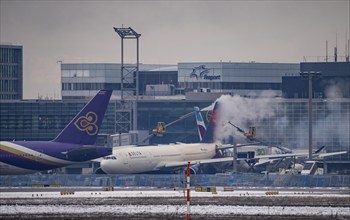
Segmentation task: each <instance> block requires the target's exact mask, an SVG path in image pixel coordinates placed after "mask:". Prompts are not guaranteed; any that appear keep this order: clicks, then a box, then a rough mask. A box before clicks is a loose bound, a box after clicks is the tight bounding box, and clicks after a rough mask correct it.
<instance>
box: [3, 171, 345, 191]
mask: <svg viewBox="0 0 350 220" xmlns="http://www.w3.org/2000/svg"><path fill="white" fill-rule="evenodd" d="M185 184H186V176H185V175H184V174H173V175H164V174H163V175H140V174H138V175H99V174H92V175H75V174H47V175H46V174H45V175H43V174H32V175H21V176H0V187H33V186H37V187H50V186H51V187H53V186H56V187H57V186H66V187H99V186H113V187H155V188H182V187H184V186H185ZM191 186H192V187H195V186H232V187H241V186H242V187H350V175H295V174H293V175H286V174H284V175H280V174H268V175H264V174H229V175H226V174H216V175H191Z"/></svg>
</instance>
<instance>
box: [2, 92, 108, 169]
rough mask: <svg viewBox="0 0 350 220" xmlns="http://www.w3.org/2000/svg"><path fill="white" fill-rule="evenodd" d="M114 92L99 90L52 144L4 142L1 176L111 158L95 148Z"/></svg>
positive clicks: (98, 148) (103, 150) (47, 142)
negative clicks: (105, 157)
mask: <svg viewBox="0 0 350 220" xmlns="http://www.w3.org/2000/svg"><path fill="white" fill-rule="evenodd" d="M111 94H112V90H100V91H99V92H98V93H97V94H96V96H95V97H94V98H92V99H91V100H90V102H89V103H88V104H86V105H85V107H84V108H83V109H82V110H81V111H80V112H79V113H78V114H77V115H76V116H75V117H74V118H73V120H72V121H71V122H70V123H69V124H68V125H67V126H66V127H65V128H64V129H63V130H62V131H61V133H59V134H58V136H57V137H56V138H55V139H54V140H52V141H13V142H7V141H1V142H0V175H18V174H29V173H35V172H39V171H44V170H51V169H55V168H59V167H63V166H67V165H71V164H74V163H79V162H83V161H89V160H91V159H95V158H99V157H103V156H107V155H110V154H111V153H112V148H110V147H102V146H101V147H100V146H95V145H94V144H95V141H96V138H97V134H98V132H99V129H100V126H101V123H102V120H103V117H104V114H105V112H106V109H107V106H108V103H109V99H110V97H111Z"/></svg>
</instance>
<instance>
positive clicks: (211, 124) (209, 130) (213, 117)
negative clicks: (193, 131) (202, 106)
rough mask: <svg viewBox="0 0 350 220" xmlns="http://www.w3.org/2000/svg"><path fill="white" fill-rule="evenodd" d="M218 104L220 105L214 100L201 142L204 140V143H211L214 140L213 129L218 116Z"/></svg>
mask: <svg viewBox="0 0 350 220" xmlns="http://www.w3.org/2000/svg"><path fill="white" fill-rule="evenodd" d="M219 106H220V105H219V102H215V105H214V108H213V111H212V112H211V116H210V121H209V124H208V127H207V130H206V132H205V134H204V137H203V140H202V142H204V143H213V142H214V141H215V137H214V131H215V127H216V120H217V117H218V109H219Z"/></svg>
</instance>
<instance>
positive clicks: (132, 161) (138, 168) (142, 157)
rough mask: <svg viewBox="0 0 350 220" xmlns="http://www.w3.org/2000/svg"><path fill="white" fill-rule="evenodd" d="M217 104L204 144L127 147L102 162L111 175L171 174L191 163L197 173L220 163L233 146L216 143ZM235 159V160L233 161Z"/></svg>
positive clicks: (102, 167)
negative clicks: (214, 126) (201, 168)
mask: <svg viewBox="0 0 350 220" xmlns="http://www.w3.org/2000/svg"><path fill="white" fill-rule="evenodd" d="M216 110H217V103H216V104H215V107H214V109H213V111H212V114H211V119H210V125H209V126H208V129H207V131H206V133H205V135H204V137H203V139H202V142H201V143H192V144H185V143H176V144H169V145H155V146H142V147H135V146H127V147H119V148H115V149H113V154H112V155H110V156H107V157H105V158H104V159H103V160H102V161H101V169H102V170H103V171H104V172H105V173H107V174H131V173H159V172H160V173H171V172H174V171H175V170H179V169H181V168H183V167H184V166H186V165H187V162H188V161H191V163H192V165H191V171H192V172H193V173H196V172H197V171H198V169H199V165H201V164H209V163H212V161H215V162H216V163H217V162H219V161H218V160H219V159H225V158H220V157H221V150H223V149H227V148H230V147H232V145H229V146H225V145H221V144H218V143H214V138H213V128H212V126H211V125H213V124H214V120H215V115H216ZM230 159H231V160H232V158H230Z"/></svg>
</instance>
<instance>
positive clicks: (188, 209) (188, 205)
mask: <svg viewBox="0 0 350 220" xmlns="http://www.w3.org/2000/svg"><path fill="white" fill-rule="evenodd" d="M190 165H191V162H190V161H188V163H187V217H186V219H187V220H190V219H191V210H190V174H191V170H190Z"/></svg>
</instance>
